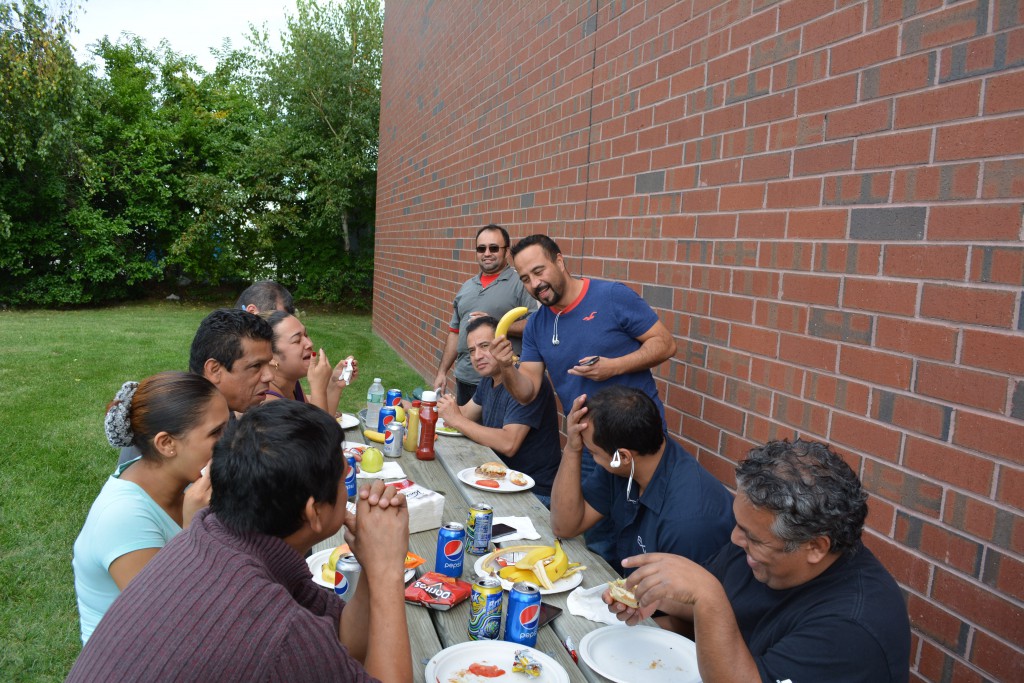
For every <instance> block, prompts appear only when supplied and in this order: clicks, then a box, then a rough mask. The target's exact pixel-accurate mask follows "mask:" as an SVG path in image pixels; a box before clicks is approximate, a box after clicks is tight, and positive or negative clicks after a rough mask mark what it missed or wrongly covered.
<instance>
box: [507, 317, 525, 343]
mask: <svg viewBox="0 0 1024 683" xmlns="http://www.w3.org/2000/svg"><path fill="white" fill-rule="evenodd" d="M529 319H530V318H529V317H526V318H520V319H519V320H517V321H515V322H514V323H512V324H511V325H509V328H508V336H510V337H520V338H521V337H522V336H523V330H525V329H526V322H527V321H528V320H529Z"/></svg>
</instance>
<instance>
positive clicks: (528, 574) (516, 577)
mask: <svg viewBox="0 0 1024 683" xmlns="http://www.w3.org/2000/svg"><path fill="white" fill-rule="evenodd" d="M498 576H500V577H501V578H503V579H505V580H506V581H509V582H511V583H518V582H519V581H526V582H528V583H532V584H534V585H539V584H538V583H537V577H536V576H534V574H533V572H532V571H530V570H529V569H519V568H518V567H516V566H514V565H509V566H507V567H502V568H501V571H499V572H498Z"/></svg>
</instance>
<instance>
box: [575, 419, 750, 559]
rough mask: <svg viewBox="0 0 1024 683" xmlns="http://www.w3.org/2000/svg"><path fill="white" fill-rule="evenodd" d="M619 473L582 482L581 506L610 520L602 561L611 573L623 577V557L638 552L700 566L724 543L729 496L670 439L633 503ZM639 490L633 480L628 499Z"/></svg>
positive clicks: (599, 471) (599, 472)
mask: <svg viewBox="0 0 1024 683" xmlns="http://www.w3.org/2000/svg"><path fill="white" fill-rule="evenodd" d="M638 457H640V458H642V457H644V456H642V455H641V456H638ZM620 469H621V470H622V471H623V472H622V476H619V475H615V474H611V473H610V472H608V471H606V470H605V469H603V468H601V467H597V468H596V469H595V470H594V471H593V473H592V474H591V475H590V477H589V478H588V479H587V480H586V481H585V482H583V497H584V499H585V500H586V502H587V503H588V504H589V505H590V507H592V508H594V509H595V510H597V511H598V512H599V513H601V514H602V515H604V516H605V517H608V518H610V519H611V524H612V529H613V532H612V533H613V538H614V544H613V547H612V549H611V550H610V555H611V556H607V557H605V559H606V560H607V561H608V563H609V564H610V565H611V566H612V567H614V568H615V569H616V570H618V571H620V572H623V569H622V560H623V558H626V557H630V556H632V555H639V554H641V553H672V554H674V555H682V556H683V557H687V558H689V559H691V560H693V561H694V562H697V563H702V562H704V561H705V560H707V559H708V558H710V557H711V556H712V555H713V554H714V553H716V552H717V551H718V550H720V549H721V548H722V545H723V544H725V543H727V542H728V541H729V536H730V534H731V533H732V529H733V527H734V526H735V524H736V522H735V519H734V518H733V515H732V494H731V493H729V491H728V489H726V488H725V486H723V485H722V483H721V482H720V481H718V480H717V479H715V477H714V476H713V475H712V474H711V473H710V472H708V471H707V470H706V469H704V468H703V467H701V465H700V463H698V462H697V460H696V459H694V457H693V456H692V455H690V454H689V453H687V452H686V450H684V449H683V447H682V446H680V445H679V444H677V443H676V442H675V441H673V440H672V439H671V438H668V437H667V436H666V445H665V452H664V453H663V454H662V456H661V462H660V463H658V468H657V469H656V470H655V472H654V476H653V477H652V478H651V481H650V483H649V484H648V486H647V489H646V490H644V492H643V495H641V496H640V499H639V501H638V502H635V503H634V502H630V501H628V500H626V483H627V481H628V479H627V477H628V476H629V468H627V467H622V468H620ZM638 490H639V487H638V485H637V483H636V482H635V481H634V482H633V488H632V491H631V492H630V497H632V498H634V499H635V498H636V497H637V491H638ZM631 571H632V570H625V572H624V573H626V574H628V573H629V572H631Z"/></svg>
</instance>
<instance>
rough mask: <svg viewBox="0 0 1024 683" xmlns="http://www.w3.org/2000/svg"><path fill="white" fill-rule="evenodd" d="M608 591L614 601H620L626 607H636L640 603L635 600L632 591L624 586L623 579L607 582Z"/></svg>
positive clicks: (624, 581)
mask: <svg viewBox="0 0 1024 683" xmlns="http://www.w3.org/2000/svg"><path fill="white" fill-rule="evenodd" d="M608 592H609V593H611V596H612V599H613V600H615V601H616V602H621V603H622V604H623V605H626V606H627V607H632V608H633V609H636V608H637V607H639V606H640V603H639V602H637V601H636V596H635V595H633V591H631V590H629V589H628V588H626V580H625V579H617V580H615V581H609V582H608Z"/></svg>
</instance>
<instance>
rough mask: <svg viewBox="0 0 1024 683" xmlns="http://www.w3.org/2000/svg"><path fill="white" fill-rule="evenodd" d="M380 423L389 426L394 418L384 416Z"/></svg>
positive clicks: (392, 416)
mask: <svg viewBox="0 0 1024 683" xmlns="http://www.w3.org/2000/svg"><path fill="white" fill-rule="evenodd" d="M382 421H383V422H384V425H385V426H387V425H389V424H391V423H392V422H394V421H395V416H394V415H385V416H384V417H383V418H382Z"/></svg>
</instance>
